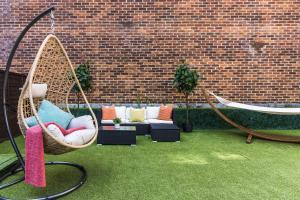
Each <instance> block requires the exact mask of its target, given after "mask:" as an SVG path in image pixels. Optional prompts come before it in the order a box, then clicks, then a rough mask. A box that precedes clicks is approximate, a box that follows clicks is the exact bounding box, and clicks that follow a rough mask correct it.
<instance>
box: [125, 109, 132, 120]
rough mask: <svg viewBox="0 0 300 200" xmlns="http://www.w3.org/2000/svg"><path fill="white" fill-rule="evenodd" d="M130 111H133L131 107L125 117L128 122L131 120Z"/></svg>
mask: <svg viewBox="0 0 300 200" xmlns="http://www.w3.org/2000/svg"><path fill="white" fill-rule="evenodd" d="M130 109H131V107H128V108H126V115H125V119H126V120H129V119H130Z"/></svg>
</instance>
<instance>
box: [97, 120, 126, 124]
mask: <svg viewBox="0 0 300 200" xmlns="http://www.w3.org/2000/svg"><path fill="white" fill-rule="evenodd" d="M126 121H127V120H125V119H121V124H125V123H126ZM113 123H114V122H113V120H105V119H102V120H101V124H113Z"/></svg>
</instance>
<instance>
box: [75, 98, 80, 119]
mask: <svg viewBox="0 0 300 200" xmlns="http://www.w3.org/2000/svg"><path fill="white" fill-rule="evenodd" d="M76 96H77V112H76V115H77V116H78V115H79V104H80V102H79V98H80V93H79V92H77V93H76Z"/></svg>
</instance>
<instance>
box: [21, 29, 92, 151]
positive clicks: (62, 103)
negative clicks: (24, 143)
mask: <svg viewBox="0 0 300 200" xmlns="http://www.w3.org/2000/svg"><path fill="white" fill-rule="evenodd" d="M41 83H46V84H47V87H48V89H47V94H46V96H45V98H34V97H33V95H32V85H33V84H41ZM75 84H77V85H78V88H79V90H80V92H81V95H82V97H83V99H84V101H85V103H86V105H87V108H88V109H89V111H90V114H91V116H92V118H93V121H94V125H95V128H96V129H95V135H94V137H93V138H92V139H91V140H90V141H89V142H88V143H86V144H84V145H81V146H75V145H71V144H67V143H64V142H62V141H60V140H57V139H56V138H55V137H53V136H52V134H51V133H50V132H49V131H48V129H47V128H46V127H45V125H44V123H43V122H42V120H41V119H40V117H39V116H38V114H37V110H38V107H39V105H40V103H41V101H42V100H44V99H47V100H49V101H50V102H52V103H54V104H55V105H56V106H58V107H60V108H61V109H63V110H65V111H67V112H70V109H69V104H68V99H69V96H70V93H71V89H72V88H73V86H74V85H75ZM28 94H29V95H28ZM26 96H29V98H26ZM31 116H34V117H35V118H36V120H37V122H38V124H39V126H40V127H42V129H43V138H44V150H45V153H47V154H63V153H66V152H70V151H73V150H76V149H80V148H84V147H87V146H89V145H91V144H92V143H93V142H94V141H95V140H96V138H97V132H98V123H97V119H96V116H95V114H94V112H93V110H92V108H91V107H90V104H89V103H88V101H87V98H86V96H85V94H84V92H83V90H82V88H81V86H80V83H79V81H78V79H77V77H76V74H75V71H74V68H73V66H72V64H71V62H70V60H69V57H68V55H67V53H66V51H65V50H64V48H63V46H62V44H61V42H60V41H59V39H58V38H57V37H56V36H54V35H52V34H50V35H48V36H47V37H46V39H45V40H44V42H43V43H42V45H41V47H40V49H39V51H38V53H37V56H36V58H35V60H34V63H33V65H32V67H31V69H30V71H29V74H28V76H27V79H26V81H25V84H24V86H23V88H22V91H21V95H20V98H19V102H18V123H19V126H20V129H21V132H22V134H23V135H24V137H26V135H25V133H26V130H27V129H28V128H29V127H28V125H27V123H26V122H25V119H26V118H28V117H31Z"/></svg>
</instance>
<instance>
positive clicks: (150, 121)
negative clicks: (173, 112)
mask: <svg viewBox="0 0 300 200" xmlns="http://www.w3.org/2000/svg"><path fill="white" fill-rule="evenodd" d="M148 122H149V123H150V124H173V121H171V120H160V119H148Z"/></svg>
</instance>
